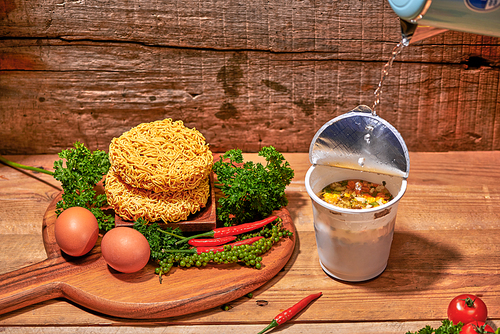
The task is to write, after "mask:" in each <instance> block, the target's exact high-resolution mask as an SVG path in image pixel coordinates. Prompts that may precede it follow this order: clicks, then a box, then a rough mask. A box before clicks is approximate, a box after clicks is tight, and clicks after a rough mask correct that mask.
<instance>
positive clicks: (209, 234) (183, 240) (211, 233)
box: [175, 231, 214, 245]
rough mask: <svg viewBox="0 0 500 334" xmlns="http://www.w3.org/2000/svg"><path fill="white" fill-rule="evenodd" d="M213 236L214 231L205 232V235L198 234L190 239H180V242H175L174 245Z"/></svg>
mask: <svg viewBox="0 0 500 334" xmlns="http://www.w3.org/2000/svg"><path fill="white" fill-rule="evenodd" d="M213 236H214V231H208V232H205V233H200V234H196V235H193V236H190V237H186V238H182V239H181V240H179V241H177V242H176V243H175V244H176V245H178V244H182V243H184V242H188V241H189V240H191V239H195V238H202V237H213Z"/></svg>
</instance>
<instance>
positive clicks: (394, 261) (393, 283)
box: [343, 231, 464, 293]
mask: <svg viewBox="0 0 500 334" xmlns="http://www.w3.org/2000/svg"><path fill="white" fill-rule="evenodd" d="M425 233H427V234H431V233H435V234H433V237H432V238H426V236H425V235H419V233H411V232H399V231H396V232H395V233H394V239H393V242H392V247H391V253H390V256H389V262H388V265H387V268H386V269H385V271H384V272H383V273H382V274H381V275H379V276H378V277H376V278H374V279H371V280H369V281H365V282H358V283H348V282H343V283H346V284H352V285H360V286H364V287H366V288H369V289H374V290H375V289H376V290H380V291H384V292H388V293H390V292H395V293H396V292H399V293H401V292H404V291H412V292H415V291H418V290H420V291H425V290H431V289H432V286H433V285H434V284H436V283H437V282H438V281H441V280H444V279H445V278H446V277H448V276H450V275H454V274H456V271H457V270H460V266H461V265H460V264H461V262H462V260H463V258H464V255H463V254H461V253H460V252H459V248H458V247H450V245H449V244H446V239H443V238H446V231H426V232H423V234H425ZM436 234H441V236H436Z"/></svg>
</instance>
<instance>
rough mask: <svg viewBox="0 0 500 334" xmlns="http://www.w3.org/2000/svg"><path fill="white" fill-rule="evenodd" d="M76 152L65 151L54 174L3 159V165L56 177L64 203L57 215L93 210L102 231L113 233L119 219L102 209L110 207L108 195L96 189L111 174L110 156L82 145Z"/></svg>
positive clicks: (72, 150) (60, 204) (74, 149)
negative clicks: (77, 210) (72, 208)
mask: <svg viewBox="0 0 500 334" xmlns="http://www.w3.org/2000/svg"><path fill="white" fill-rule="evenodd" d="M74 146H75V148H71V149H67V150H63V151H61V152H60V153H59V154H58V156H59V158H61V159H65V160H66V166H64V161H63V160H57V161H55V162H54V171H53V172H52V171H48V170H45V169H42V168H37V167H31V166H25V165H21V164H18V163H15V162H12V161H9V160H7V159H5V158H3V157H0V161H2V162H3V163H5V164H7V165H9V166H12V167H16V168H22V169H27V170H32V171H35V172H40V173H45V174H49V175H52V176H53V177H54V178H55V179H56V180H58V181H59V182H61V186H62V188H63V194H62V200H61V201H59V202H57V204H56V209H57V210H56V214H57V215H59V214H60V213H61V212H62V211H63V210H65V209H67V208H70V207H73V206H80V207H84V208H87V209H89V210H90V211H91V212H92V213H93V214H94V216H95V217H96V219H97V222H98V224H99V228H100V229H102V230H105V231H109V230H110V229H112V228H113V227H114V223H115V221H114V220H115V218H114V216H112V215H110V214H106V213H105V212H104V211H103V210H102V209H101V208H102V207H104V206H105V205H107V199H106V195H105V194H97V193H96V191H95V186H96V185H97V183H98V182H99V181H101V180H102V178H103V177H104V175H106V174H107V172H108V170H109V168H110V166H111V164H110V162H109V158H108V154H107V153H106V152H104V151H100V150H97V151H94V152H91V151H90V150H89V149H88V148H86V147H85V145H83V144H82V143H80V142H76V143H75V144H74Z"/></svg>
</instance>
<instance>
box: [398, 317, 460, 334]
mask: <svg viewBox="0 0 500 334" xmlns="http://www.w3.org/2000/svg"><path fill="white" fill-rule="evenodd" d="M441 323H442V325H441V326H439V327H438V328H432V327H431V326H429V325H427V326H425V327H424V328H422V329H420V330H419V331H417V332H406V334H460V331H461V330H462V327H463V324H462V323H461V322H459V323H458V324H456V325H454V324H453V323H452V322H451V321H450V320H448V319H445V320H443V321H442V322H441Z"/></svg>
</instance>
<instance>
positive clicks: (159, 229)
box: [157, 228, 184, 239]
mask: <svg viewBox="0 0 500 334" xmlns="http://www.w3.org/2000/svg"><path fill="white" fill-rule="evenodd" d="M157 230H158V231H160V232H162V233H165V234H170V235H173V236H174V237H177V238H179V239H184V237H183V236H182V235H178V234H175V233H170V232H168V231H165V230H164V229H161V228H158V229H157Z"/></svg>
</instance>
